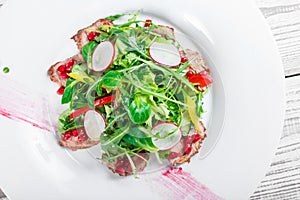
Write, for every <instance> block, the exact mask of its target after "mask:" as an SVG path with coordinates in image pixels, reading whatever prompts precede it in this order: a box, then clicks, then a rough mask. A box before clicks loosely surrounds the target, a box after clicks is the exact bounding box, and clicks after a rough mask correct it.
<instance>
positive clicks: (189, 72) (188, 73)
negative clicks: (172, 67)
mask: <svg viewBox="0 0 300 200" xmlns="http://www.w3.org/2000/svg"><path fill="white" fill-rule="evenodd" d="M194 74H195V72H194V71H191V70H190V71H188V72H187V73H186V74H185V76H186V77H187V78H188V77H190V76H192V75H194Z"/></svg>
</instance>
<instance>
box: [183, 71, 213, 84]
mask: <svg viewBox="0 0 300 200" xmlns="http://www.w3.org/2000/svg"><path fill="white" fill-rule="evenodd" d="M187 78H188V80H189V81H190V82H191V83H196V84H199V85H200V87H206V86H208V85H210V84H211V83H212V82H213V80H212V78H211V77H210V75H209V74H208V73H207V72H205V71H203V72H200V73H198V74H194V75H190V76H189V77H187Z"/></svg>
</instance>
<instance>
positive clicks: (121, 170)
mask: <svg viewBox="0 0 300 200" xmlns="http://www.w3.org/2000/svg"><path fill="white" fill-rule="evenodd" d="M116 172H117V173H118V174H124V173H125V169H124V168H123V167H119V168H117V169H116Z"/></svg>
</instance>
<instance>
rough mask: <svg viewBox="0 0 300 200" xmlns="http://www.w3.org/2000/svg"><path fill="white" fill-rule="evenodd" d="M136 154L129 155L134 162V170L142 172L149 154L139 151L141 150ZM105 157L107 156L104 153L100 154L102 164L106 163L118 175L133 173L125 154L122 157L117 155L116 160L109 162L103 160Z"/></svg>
mask: <svg viewBox="0 0 300 200" xmlns="http://www.w3.org/2000/svg"><path fill="white" fill-rule="evenodd" d="M137 155H138V156H137ZM137 155H134V156H131V160H132V162H133V163H134V166H135V168H136V172H142V171H144V169H145V168H146V166H147V161H148V160H149V158H150V156H149V153H141V152H140V153H137ZM106 157H107V155H106V154H103V155H102V158H103V159H102V160H103V164H104V165H106V166H107V167H108V168H109V169H110V170H111V171H112V172H114V173H117V174H119V175H120V176H130V175H133V171H132V167H131V165H130V162H129V160H128V158H127V157H126V156H125V157H123V158H121V157H119V158H118V160H117V161H111V162H106V161H104V160H105V158H106Z"/></svg>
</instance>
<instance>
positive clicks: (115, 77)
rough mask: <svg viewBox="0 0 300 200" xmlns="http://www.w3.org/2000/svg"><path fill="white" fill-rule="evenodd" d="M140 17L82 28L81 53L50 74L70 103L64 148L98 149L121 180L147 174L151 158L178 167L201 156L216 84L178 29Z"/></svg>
mask: <svg viewBox="0 0 300 200" xmlns="http://www.w3.org/2000/svg"><path fill="white" fill-rule="evenodd" d="M138 17H139V12H137V13H135V14H133V15H132V14H117V15H114V16H109V17H106V18H104V19H99V20H97V21H96V22H95V23H93V24H92V25H91V26H89V27H87V28H84V29H81V30H79V31H78V32H77V34H76V35H74V36H73V37H72V39H73V40H74V41H75V42H76V44H77V47H78V49H79V53H78V54H76V55H75V56H73V57H71V58H68V59H66V60H64V61H61V62H58V63H56V64H54V65H53V66H51V67H50V69H49V70H48V75H49V76H50V78H51V80H52V81H54V82H56V83H58V84H59V86H60V88H59V89H58V91H57V93H58V94H61V95H62V98H61V103H62V104H67V105H68V108H67V109H66V110H65V111H63V112H62V113H61V115H60V116H59V119H58V133H59V134H60V144H61V145H62V146H64V147H67V148H70V149H72V150H77V149H85V148H90V147H92V146H94V145H100V146H101V157H99V159H100V160H101V161H102V163H103V164H105V165H106V166H107V167H108V168H109V169H110V170H112V171H113V172H114V173H117V174H119V175H121V176H127V175H135V174H136V173H138V172H142V171H143V170H144V169H145V168H146V166H147V165H148V164H149V161H150V157H154V158H155V159H156V160H157V162H158V163H163V162H164V163H165V162H168V163H170V164H172V165H174V166H175V165H177V164H181V163H184V162H189V161H190V158H191V157H192V156H193V155H195V154H196V153H198V151H199V149H200V147H201V143H202V141H203V140H204V139H205V137H206V134H205V130H206V128H205V127H204V124H203V123H202V116H203V113H204V110H203V96H204V95H205V94H206V93H207V91H208V90H209V88H210V85H211V84H212V78H211V76H210V71H209V69H208V68H207V66H206V63H205V60H204V58H203V57H202V55H201V54H200V53H199V52H196V51H193V50H190V49H184V47H182V46H181V44H180V43H179V41H178V40H177V39H176V38H175V34H174V29H173V28H171V27H168V26H164V25H158V24H156V23H155V22H154V21H152V20H151V19H147V20H141V19H139V18H138ZM121 20H123V22H122V23H120V22H119V21H121Z"/></svg>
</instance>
